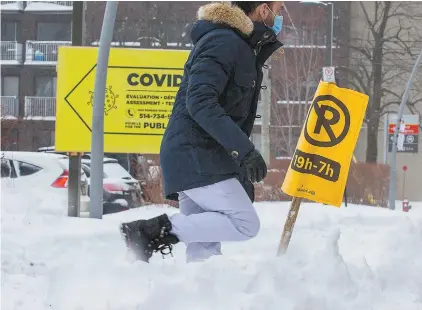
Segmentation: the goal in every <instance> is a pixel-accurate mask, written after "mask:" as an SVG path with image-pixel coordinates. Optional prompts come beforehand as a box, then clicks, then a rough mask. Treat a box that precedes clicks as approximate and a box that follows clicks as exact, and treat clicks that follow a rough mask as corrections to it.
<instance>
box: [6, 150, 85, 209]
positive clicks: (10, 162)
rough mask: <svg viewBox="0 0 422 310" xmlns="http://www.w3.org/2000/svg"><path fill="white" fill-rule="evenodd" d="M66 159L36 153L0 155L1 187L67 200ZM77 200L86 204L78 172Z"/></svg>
mask: <svg viewBox="0 0 422 310" xmlns="http://www.w3.org/2000/svg"><path fill="white" fill-rule="evenodd" d="M68 178H69V158H68V156H66V155H60V154H51V153H38V152H8V151H4V152H1V183H2V186H8V187H15V188H22V189H23V190H25V188H28V190H33V189H39V190H42V191H43V192H45V193H46V195H48V193H50V192H51V191H52V192H51V193H52V194H58V195H62V196H63V199H64V201H67V196H68V191H67V184H68ZM81 201H84V202H86V201H89V197H88V179H87V177H86V175H85V173H84V171H83V170H82V169H81Z"/></svg>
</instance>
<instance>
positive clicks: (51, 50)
mask: <svg viewBox="0 0 422 310" xmlns="http://www.w3.org/2000/svg"><path fill="white" fill-rule="evenodd" d="M66 45H72V42H70V41H26V58H25V64H34V65H36V64H42V65H55V64H56V63H57V56H58V54H59V47H60V46H66Z"/></svg>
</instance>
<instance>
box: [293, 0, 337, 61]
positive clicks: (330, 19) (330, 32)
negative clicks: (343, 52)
mask: <svg viewBox="0 0 422 310" xmlns="http://www.w3.org/2000/svg"><path fill="white" fill-rule="evenodd" d="M300 3H305V4H316V5H320V6H321V5H322V6H324V8H325V10H326V11H328V15H327V26H328V28H327V41H326V44H325V46H326V54H325V66H327V67H332V66H333V37H334V3H332V2H322V1H312V0H303V1H300Z"/></svg>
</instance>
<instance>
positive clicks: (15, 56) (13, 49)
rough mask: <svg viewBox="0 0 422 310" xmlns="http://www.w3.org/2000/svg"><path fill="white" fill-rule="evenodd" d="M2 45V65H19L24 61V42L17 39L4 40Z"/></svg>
mask: <svg viewBox="0 0 422 310" xmlns="http://www.w3.org/2000/svg"><path fill="white" fill-rule="evenodd" d="M0 47H1V64H2V65H19V64H21V63H22V44H20V43H18V42H15V41H2V42H0Z"/></svg>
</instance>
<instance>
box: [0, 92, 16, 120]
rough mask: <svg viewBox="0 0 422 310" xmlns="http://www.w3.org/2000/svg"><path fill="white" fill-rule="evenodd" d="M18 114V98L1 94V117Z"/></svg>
mask: <svg viewBox="0 0 422 310" xmlns="http://www.w3.org/2000/svg"><path fill="white" fill-rule="evenodd" d="M18 116H19V100H18V97H15V96H1V118H2V119H3V118H10V117H13V118H14V117H18Z"/></svg>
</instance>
